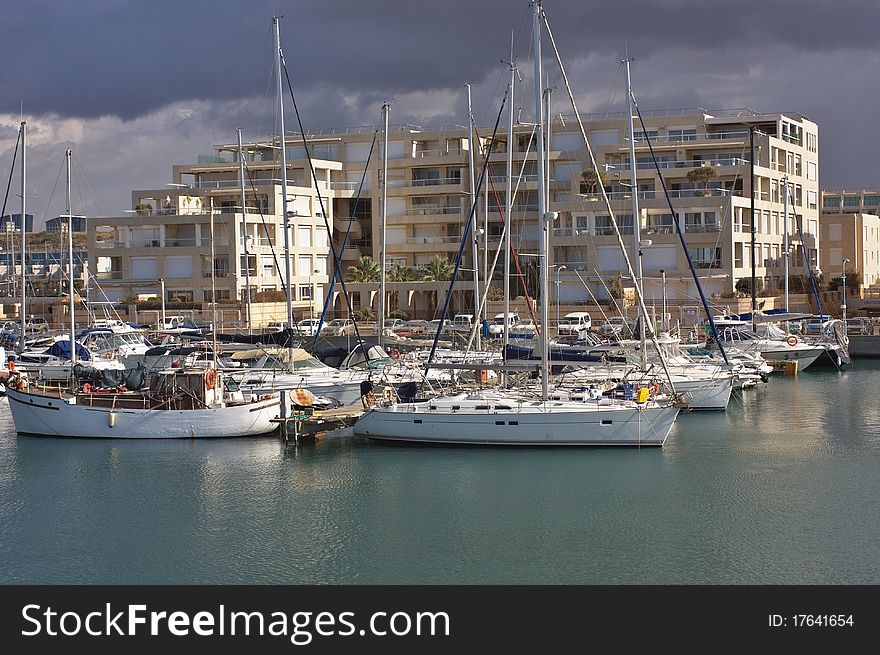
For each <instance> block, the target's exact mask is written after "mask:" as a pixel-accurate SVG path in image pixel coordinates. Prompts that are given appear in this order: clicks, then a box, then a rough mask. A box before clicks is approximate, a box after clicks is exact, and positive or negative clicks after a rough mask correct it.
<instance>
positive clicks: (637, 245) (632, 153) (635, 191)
mask: <svg viewBox="0 0 880 655" xmlns="http://www.w3.org/2000/svg"><path fill="white" fill-rule="evenodd" d="M630 61H632V60H630V59H624V60H623V63H624V64H626V101H627V107H629V120H628V121H627V127H628V128H629V169H630V173H631V175H632V186H631V187H630V196H632V212H633V216H632V222H633V258H634V259H635V261H636V271H635V272H636V280H635V283H636V285H637V286H638V287H639V292H640V293H641V291H642V289H643V287H642V279H643V278H642V245H641V225H639V223H640V220H639V218H640V216H639V183H638V179H637V178H636V171H637V170H638V166H637V165H636V143H635V141H636V134H635V127H634V126H633V92H632V80H631V79H630V73H629V64H630ZM647 320H648V317H647V316H641V317H640V319H639V343H640V344H641V348H640V353H641V356H640V360H641V365H642V371H647V370H648V352H647V348H646V347H645V345H646V344H645V321H647Z"/></svg>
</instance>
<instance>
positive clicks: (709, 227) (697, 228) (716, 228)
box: [684, 223, 721, 232]
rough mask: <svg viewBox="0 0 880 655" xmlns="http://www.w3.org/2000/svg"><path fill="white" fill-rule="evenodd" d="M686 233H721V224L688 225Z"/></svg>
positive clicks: (685, 228) (686, 225)
mask: <svg viewBox="0 0 880 655" xmlns="http://www.w3.org/2000/svg"><path fill="white" fill-rule="evenodd" d="M684 231H685V232H721V223H686V224H685V226H684Z"/></svg>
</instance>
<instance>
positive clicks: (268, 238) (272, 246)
mask: <svg viewBox="0 0 880 655" xmlns="http://www.w3.org/2000/svg"><path fill="white" fill-rule="evenodd" d="M244 170H245V172H246V173H247V176H248V182H250V185H251V191H253V194H254V205H255V206H256V208H257V211H258V212H259V213H260V222H261V223H262V224H263V232H264V233H265V235H266V241H268V242H269V252H271V253H272V261H273V262H274V263H275V270H276V271H277V272H278V278H279V279H280V280H281V290H282V291H283V292H284V293H287V292H288V290H287V287H286V286H285V277H284V274H283V273H282V272H281V264H279V263H278V256H277V255H276V254H275V244H274V243H272V235H270V234H269V226H268V225H267V224H266V217H265V215H264V214H263V206H262V204H261V203H260V197H259V196H258V195H257V186H256V183H255V182H254V178H253V176H252V175H251V170H250V168H249V167H248V165H247V161H245V162H244ZM245 204H247V196H245ZM242 212H243V213H244V212H245V209H244V208H242ZM249 255H250V253H248V255H246V256H245V266H247V267H248V268H250V262H249V261H248V257H249ZM254 258H255V259H256V254H254ZM287 327H288V329H290V328H291V327H292V326H290V325H288V326H287Z"/></svg>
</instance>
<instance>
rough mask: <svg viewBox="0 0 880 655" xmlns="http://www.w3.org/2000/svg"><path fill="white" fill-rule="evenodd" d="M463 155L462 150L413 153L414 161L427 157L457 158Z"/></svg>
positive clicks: (417, 151) (418, 151)
mask: <svg viewBox="0 0 880 655" xmlns="http://www.w3.org/2000/svg"><path fill="white" fill-rule="evenodd" d="M460 154H462V152H461V151H460V150H439V149H438V150H416V151H415V152H414V153H413V158H414V159H425V158H427V157H457V156H458V155H460Z"/></svg>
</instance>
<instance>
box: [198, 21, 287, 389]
mask: <svg viewBox="0 0 880 655" xmlns="http://www.w3.org/2000/svg"><path fill="white" fill-rule="evenodd" d="M279 22H280V17H278V16H273V17H272V23H273V24H274V25H275V63H276V67H275V81H276V82H277V85H276V88H275V92H276V94H277V96H278V146H279V148H280V149H281V211H282V212H283V213H284V278H285V283H286V284H287V294H286V295H287V329H288V330H291V329H293V286H292V285H291V271H290V214H289V212H288V211H287V144H286V142H285V140H284V96H283V95H282V91H281V31H280V27H279ZM212 243H213V241H212ZM213 267H214V262H213V261H212V262H211V270H212V271H213ZM288 334H289V333H288ZM287 351H288V352H287V354H288V357H287V360H288V361H287V366H288V368H289V370H290V372H291V373H293V346H290V345H289V346H288V348H287Z"/></svg>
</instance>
